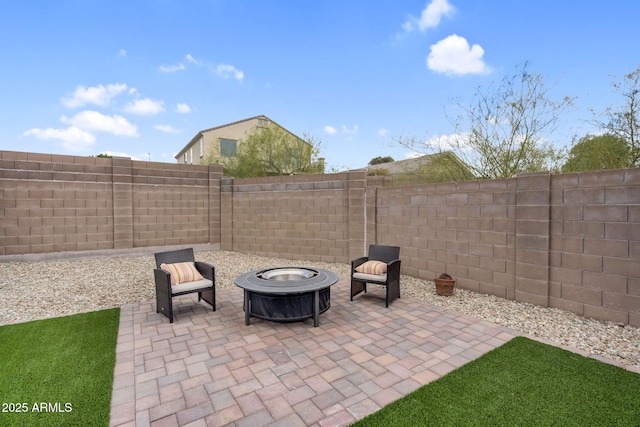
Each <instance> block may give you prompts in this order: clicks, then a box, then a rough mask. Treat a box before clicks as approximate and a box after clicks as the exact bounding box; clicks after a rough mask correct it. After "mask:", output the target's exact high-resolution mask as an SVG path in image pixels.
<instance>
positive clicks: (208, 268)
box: [194, 261, 216, 284]
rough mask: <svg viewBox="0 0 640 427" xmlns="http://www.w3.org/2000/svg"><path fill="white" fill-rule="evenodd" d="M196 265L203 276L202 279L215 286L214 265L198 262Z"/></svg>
mask: <svg viewBox="0 0 640 427" xmlns="http://www.w3.org/2000/svg"><path fill="white" fill-rule="evenodd" d="M194 264H195V266H196V270H198V273H200V274H202V277H204V278H205V279H208V280H211V281H212V282H213V283H214V284H215V282H216V280H215V277H216V268H215V266H214V265H213V264H209V263H208V262H203V261H196V262H195V263H194Z"/></svg>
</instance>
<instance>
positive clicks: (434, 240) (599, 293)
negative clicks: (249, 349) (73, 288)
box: [0, 151, 640, 326]
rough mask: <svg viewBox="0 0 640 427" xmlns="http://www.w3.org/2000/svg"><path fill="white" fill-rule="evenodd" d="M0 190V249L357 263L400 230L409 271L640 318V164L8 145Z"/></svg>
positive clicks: (396, 238)
mask: <svg viewBox="0 0 640 427" xmlns="http://www.w3.org/2000/svg"><path fill="white" fill-rule="evenodd" d="M0 197H1V199H0V242H1V244H0V260H2V258H3V257H4V258H7V257H9V256H16V255H27V254H38V253H54V252H67V251H95V250H103V251H104V250H107V251H108V250H116V249H128V248H147V247H157V246H179V245H198V244H207V243H210V244H213V245H217V247H220V248H222V249H225V250H232V251H238V252H246V253H252V254H257V255H264V256H277V257H284V258H290V259H300V260H309V261H328V262H345V263H346V262H349V260H350V259H352V258H355V257H358V256H360V255H362V254H363V253H364V252H366V248H367V246H368V245H369V244H372V243H377V244H392V245H399V246H401V248H402V249H401V255H402V260H403V274H407V275H411V276H415V277H419V278H423V279H431V278H432V277H433V276H434V275H435V274H439V273H441V272H447V273H449V274H451V275H453V276H455V277H456V278H457V280H458V286H460V287H462V288H466V289H471V290H474V291H478V292H482V293H488V294H492V295H497V296H500V297H502V298H506V299H510V300H517V301H523V302H529V303H533V304H537V305H541V306H549V307H559V308H562V309H565V310H569V311H572V312H574V313H577V314H579V315H583V316H586V317H593V318H596V319H600V320H610V321H615V322H620V323H624V324H631V325H634V326H640V169H624V170H613V171H602V172H589V173H576V174H562V175H554V174H548V173H540V174H527V175H521V176H518V177H517V178H512V179H501V180H488V181H472V182H463V183H443V184H425V185H414V186H406V187H391V186H389V185H388V182H387V179H385V178H384V177H367V176H365V173H364V172H362V171H353V172H342V173H337V174H326V175H310V176H293V177H270V178H254V179H230V178H223V176H222V167H221V166H220V165H209V166H194V165H181V164H169V163H158V162H144V161H133V160H131V159H129V158H118V157H116V158H113V159H103V158H93V157H74V156H60V155H50V154H38V153H22V152H10V151H0Z"/></svg>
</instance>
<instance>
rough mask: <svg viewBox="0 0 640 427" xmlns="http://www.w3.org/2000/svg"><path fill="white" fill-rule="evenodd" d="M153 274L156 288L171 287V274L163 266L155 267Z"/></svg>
mask: <svg viewBox="0 0 640 427" xmlns="http://www.w3.org/2000/svg"><path fill="white" fill-rule="evenodd" d="M153 276H154V278H155V281H156V289H158V288H160V289H163V288H164V289H167V290H169V289H171V275H170V274H169V273H168V272H166V271H164V270H163V269H161V268H154V269H153Z"/></svg>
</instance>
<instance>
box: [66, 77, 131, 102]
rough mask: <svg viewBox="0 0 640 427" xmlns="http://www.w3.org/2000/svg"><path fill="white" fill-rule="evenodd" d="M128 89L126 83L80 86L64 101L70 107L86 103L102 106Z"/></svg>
mask: <svg viewBox="0 0 640 427" xmlns="http://www.w3.org/2000/svg"><path fill="white" fill-rule="evenodd" d="M125 90H127V85H126V84H124V83H114V84H110V85H106V86H104V85H98V86H92V87H84V86H78V87H77V88H76V91H75V92H74V93H73V95H72V96H71V98H62V99H61V101H62V103H63V104H64V105H65V106H66V107H68V108H74V107H82V106H83V105H86V104H95V105H99V106H101V107H105V106H107V105H109V103H110V102H111V99H112V98H114V97H115V96H118V95H120V94H121V93H122V92H124V91H125Z"/></svg>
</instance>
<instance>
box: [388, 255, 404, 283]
mask: <svg viewBox="0 0 640 427" xmlns="http://www.w3.org/2000/svg"><path fill="white" fill-rule="evenodd" d="M401 262H402V261H401V260H399V259H394V260H393V261H391V262H390V263H388V264H387V277H388V278H389V279H391V278H393V279H396V278H400V265H401Z"/></svg>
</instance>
